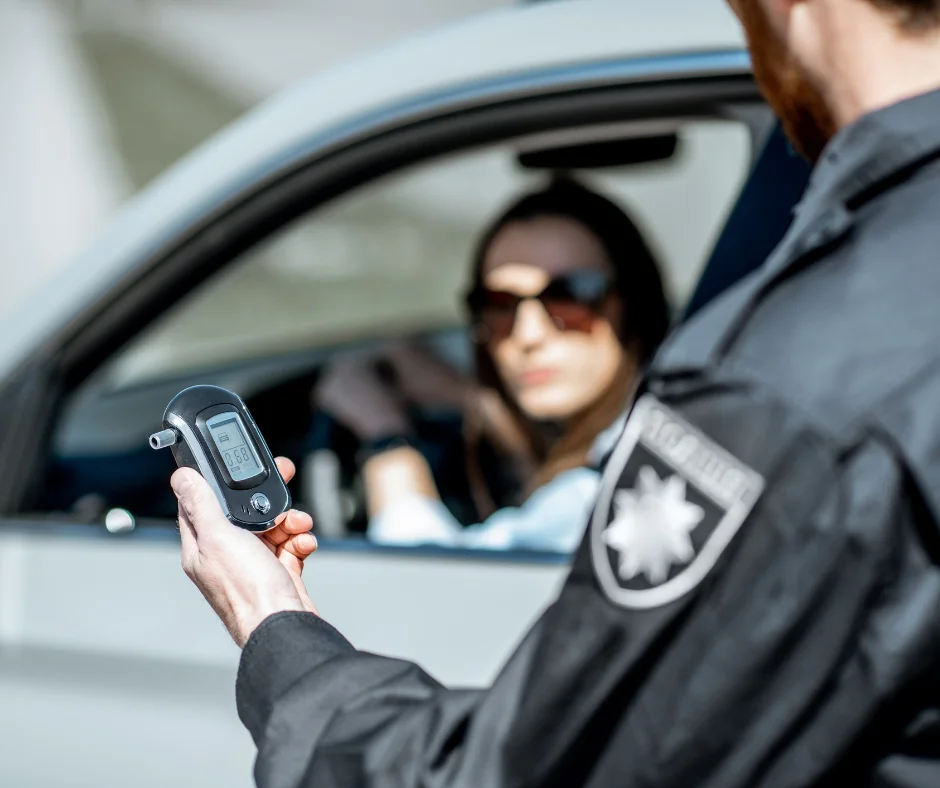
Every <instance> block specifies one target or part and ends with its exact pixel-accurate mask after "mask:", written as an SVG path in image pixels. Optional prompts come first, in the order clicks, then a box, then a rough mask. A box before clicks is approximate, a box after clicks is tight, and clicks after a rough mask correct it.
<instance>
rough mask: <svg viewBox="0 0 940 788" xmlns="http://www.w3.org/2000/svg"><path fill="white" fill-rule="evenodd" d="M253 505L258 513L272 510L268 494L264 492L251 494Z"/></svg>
mask: <svg viewBox="0 0 940 788" xmlns="http://www.w3.org/2000/svg"><path fill="white" fill-rule="evenodd" d="M251 507H252V508H253V509H254V510H255V511H256V512H257V513H258V514H267V513H268V512H269V511H271V502H270V501H269V500H268V496H267V495H265V494H264V493H255V494H254V495H252V496H251Z"/></svg>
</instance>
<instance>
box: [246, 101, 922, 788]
mask: <svg viewBox="0 0 940 788" xmlns="http://www.w3.org/2000/svg"><path fill="white" fill-rule="evenodd" d="M938 520H940V92H935V93H930V94H925V95H922V96H918V97H915V98H912V99H908V100H905V101H903V102H901V103H899V104H896V105H894V106H892V107H888V108H886V109H882V110H879V111H877V112H875V113H872V114H870V115H868V116H866V117H864V118H862V119H861V120H860V121H858V122H857V123H855V124H854V125H853V126H851V127H849V128H847V129H845V130H843V131H842V132H841V133H840V134H839V135H838V136H837V137H836V138H835V139H834V140H833V141H832V142H831V143H830V145H829V147H828V148H827V152H826V153H825V155H824V158H823V159H822V160H821V161H820V162H819V164H818V165H817V167H816V169H815V171H814V173H813V177H812V179H811V182H810V185H809V187H808V189H807V192H806V195H805V197H804V199H803V200H802V202H801V204H800V206H799V207H798V209H797V212H796V216H795V219H794V222H793V225H792V226H791V228H790V231H789V232H788V233H787V235H786V237H785V238H784V240H783V241H782V243H781V244H780V246H779V247H778V248H777V250H776V251H775V252H774V254H773V255H772V256H771V257H770V259H769V260H768V262H767V263H766V264H765V265H764V266H763V267H762V268H761V269H760V270H759V271H758V272H756V273H755V274H754V275H752V276H750V277H749V278H748V279H746V280H745V281H743V282H742V283H740V284H739V285H738V286H736V287H734V288H732V289H731V290H730V291H728V292H727V293H726V294H725V295H723V296H722V297H720V298H719V299H718V300H717V301H716V302H714V303H713V304H711V305H710V306H709V307H707V308H705V309H704V310H702V311H701V312H699V313H698V314H697V315H696V316H695V317H694V318H692V319H691V321H690V322H689V323H687V324H686V325H685V326H684V327H683V328H681V329H680V330H678V331H677V332H676V333H675V334H674V335H673V336H672V337H671V338H670V340H669V341H668V343H667V345H666V346H665V347H664V348H663V350H662V351H661V353H660V355H659V356H658V358H657V360H656V362H655V364H654V365H653V369H652V370H651V372H650V373H649V375H648V376H647V379H646V381H645V383H644V386H643V390H642V394H641V396H640V397H639V399H638V401H637V403H636V405H635V406H634V408H633V411H632V414H631V416H630V419H629V422H628V425H627V428H626V431H625V433H624V435H623V437H622V438H621V440H620V443H619V444H618V446H617V448H616V449H615V451H614V452H613V454H612V455H611V457H610V458H609V460H608V463H607V466H606V470H605V474H604V480H603V482H602V488H601V492H600V496H599V500H598V504H597V507H596V509H595V512H594V515H593V517H592V521H591V523H590V524H589V526H588V528H587V530H586V533H585V537H584V540H583V542H582V544H581V547H580V549H579V551H578V553H577V555H576V558H575V561H574V564H573V568H572V571H571V574H570V577H569V578H568V581H567V583H566V585H565V587H564V589H563V591H562V593H561V595H560V597H559V599H558V600H557V601H556V602H555V603H554V604H553V605H552V606H551V607H550V608H549V610H548V611H547V612H546V613H545V615H544V616H543V617H542V618H541V620H540V621H539V622H538V623H537V624H536V626H535V627H534V628H533V630H532V631H531V632H530V633H529V634H528V636H527V638H526V639H525V641H524V642H523V644H522V645H521V647H520V648H519V649H518V651H517V652H516V653H515V654H514V655H513V656H512V658H511V659H510V661H509V662H508V664H507V665H506V667H505V668H504V669H503V671H502V672H501V674H500V676H499V678H498V679H497V681H496V683H495V686H494V687H493V688H491V689H490V690H488V691H485V692H479V691H455V690H449V689H446V688H444V687H442V686H440V685H439V684H438V683H436V682H435V681H434V680H433V679H432V678H430V677H429V676H427V675H426V674H425V673H423V672H422V671H421V670H420V669H419V668H418V667H416V666H415V665H412V664H410V663H408V662H403V661H398V660H393V659H387V658H384V657H380V656H375V655H372V654H367V653H363V652H359V651H357V650H355V649H354V648H353V647H352V646H351V645H350V644H349V643H348V642H347V641H346V640H345V639H344V638H343V637H342V636H341V635H340V634H339V633H338V632H337V631H336V630H334V629H333V628H332V627H330V625H329V624H327V623H325V622H323V621H321V620H319V619H317V618H316V617H315V616H313V615H309V614H297V613H282V614H278V615H275V616H272V617H271V618H269V619H268V620H266V621H265V622H264V623H263V624H262V625H261V627H260V628H259V629H258V630H257V631H256V632H255V633H254V634H253V636H252V637H251V639H250V640H249V642H248V644H247V646H246V648H245V650H244V654H243V657H242V663H241V666H240V673H239V679H238V687H237V696H238V708H239V712H240V714H241V717H242V720H243V721H244V722H245V724H246V725H247V726H248V728H249V729H250V731H251V733H252V735H253V736H254V739H255V741H256V742H257V744H258V747H259V755H258V760H257V764H256V779H257V782H258V784H259V786H262V788H275V786H276V787H277V788H282V787H283V788H288V787H290V788H294V787H296V786H317V788H332V787H333V786H337V787H338V786H354V785H355V786H389V787H391V786H395V787H396V788H397V787H399V786H454V787H456V788H483V787H485V786H494V787H498V788H504V787H508V786H549V785H550V786H581V785H586V786H591V787H592V788H594V787H599V786H626V787H631V786H649V787H651V788H659V787H660V786H677V787H680V786H681V787H682V788H686V787H688V786H714V787H716V788H717V787H720V788H738V787H739V786H740V787H741V788H754V787H755V786H761V787H764V786H768V787H769V786H819V785H836V784H843V783H844V784H846V785H851V786H862V785H866V786H869V785H877V786H940V703H938V701H940V693H938V684H940V570H938V560H940V532H938V528H937V523H938Z"/></svg>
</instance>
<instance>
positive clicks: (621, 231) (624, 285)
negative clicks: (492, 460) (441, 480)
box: [467, 176, 670, 516]
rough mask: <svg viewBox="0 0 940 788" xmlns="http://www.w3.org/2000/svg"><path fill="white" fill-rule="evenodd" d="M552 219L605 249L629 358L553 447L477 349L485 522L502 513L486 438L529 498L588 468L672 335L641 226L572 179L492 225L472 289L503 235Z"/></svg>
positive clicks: (474, 431) (476, 422) (472, 422)
mask: <svg viewBox="0 0 940 788" xmlns="http://www.w3.org/2000/svg"><path fill="white" fill-rule="evenodd" d="M549 216H557V217H563V218H567V219H573V220H574V221H576V222H578V223H580V224H581V225H583V226H584V227H586V228H587V229H588V230H589V231H590V232H591V233H592V234H593V235H594V236H595V237H596V238H597V239H598V240H599V241H600V242H601V244H602V245H603V247H604V250H605V251H606V253H607V257H608V258H609V260H610V263H611V266H612V269H613V275H614V291H615V293H616V294H617V296H618V297H619V298H620V300H621V304H622V309H621V313H622V315H623V323H622V325H621V326H620V327H619V332H618V336H619V337H620V340H621V342H622V343H623V345H624V347H625V348H626V349H627V350H628V351H630V352H628V353H627V354H626V356H627V357H628V360H627V362H626V363H625V364H624V366H623V368H622V369H621V371H620V373H619V374H618V375H617V377H616V379H615V380H614V382H613V383H612V384H611V386H610V387H609V388H608V390H607V391H605V392H601V394H600V396H599V397H598V399H597V400H595V402H594V403H593V404H592V405H591V406H590V407H589V408H587V409H586V410H585V411H584V412H583V413H580V414H577V415H576V416H574V417H573V418H572V419H570V420H569V421H568V423H567V424H566V426H565V429H564V432H563V434H562V435H561V437H560V438H557V439H554V440H553V439H551V438H550V437H549V436H548V435H547V434H546V430H545V429H544V428H543V427H542V425H539V424H537V423H535V422H533V421H532V420H531V419H529V418H528V417H527V416H526V415H525V414H524V413H523V412H522V410H521V409H520V408H519V405H518V403H517V402H516V401H515V400H514V399H513V398H512V397H511V396H510V395H509V393H508V392H507V391H506V388H505V386H504V385H503V382H502V380H501V379H500V376H499V373H498V372H497V369H496V365H495V362H494V360H493V358H492V356H491V355H490V353H489V350H488V349H487V346H486V343H485V342H482V341H476V342H475V346H474V354H475V361H476V374H477V380H478V382H479V385H480V395H479V397H478V403H477V404H478V407H477V408H476V412H474V413H470V414H468V419H467V445H468V450H469V458H468V459H469V463H468V467H469V471H470V479H471V487H472V489H473V493H474V498H475V499H476V504H477V508H478V509H479V510H480V514H481V516H486V515H487V514H489V513H490V512H492V511H493V510H494V509H495V508H496V503H495V501H494V500H493V496H492V495H491V494H490V491H489V490H488V488H487V485H486V484H485V483H484V481H483V473H482V470H481V467H480V444H481V440H483V438H484V436H487V437H488V438H489V440H490V441H491V442H492V443H495V444H497V445H498V446H499V448H500V450H501V451H502V452H503V453H504V454H505V455H508V456H509V457H510V458H511V459H512V461H513V464H514V465H515V466H516V467H517V468H518V469H519V472H520V473H521V476H522V486H523V487H524V488H525V490H526V492H527V494H528V493H531V492H532V491H533V490H535V489H537V488H538V487H540V486H542V485H543V484H545V483H546V482H548V481H550V480H551V479H552V478H554V477H555V476H557V475H558V474H559V473H561V472H562V471H565V470H569V469H570V468H576V467H579V466H582V465H584V464H585V463H586V462H587V455H588V452H589V450H590V448H591V445H592V444H593V443H594V440H595V439H596V438H597V436H598V435H599V434H600V433H601V432H602V431H603V430H604V429H605V428H606V427H608V426H609V425H610V424H611V423H612V422H613V421H614V420H615V419H616V418H617V416H618V415H619V414H620V413H621V412H622V410H623V408H624V407H625V405H626V404H627V400H628V399H629V397H630V396H631V393H632V391H633V384H634V381H635V378H636V375H637V372H638V369H637V367H641V366H644V365H645V364H646V363H647V362H648V361H649V360H650V359H651V358H652V356H653V354H654V353H655V352H656V349H657V348H658V347H659V345H660V343H661V342H662V340H663V338H664V337H665V336H666V332H667V331H668V330H669V324H670V315H669V306H668V303H667V300H666V295H665V292H664V289H663V283H662V278H661V277H660V273H659V267H658V265H657V264H656V261H655V259H654V258H653V254H652V252H651V251H650V249H649V247H648V246H647V244H646V241H645V240H644V239H643V236H642V234H641V233H640V231H639V229H638V228H637V226H636V225H635V224H634V223H633V221H632V220H631V219H630V217H629V216H627V214H626V213H624V211H623V210H622V209H621V208H619V207H618V206H617V205H615V204H614V203H613V202H611V201H610V200H608V199H607V198H606V197H603V196H601V195H600V194H597V193H596V192H593V191H591V190H590V189H588V188H586V187H584V186H582V185H581V184H580V183H578V182H577V181H575V180H573V179H571V178H569V177H566V176H565V177H556V178H554V179H553V180H552V182H551V183H550V184H549V185H548V186H547V187H546V188H544V189H542V190H540V191H537V192H533V193H530V194H527V195H525V196H524V197H522V198H521V199H519V200H517V201H516V202H515V203H513V204H512V205H511V206H509V207H508V208H507V209H506V210H504V212H503V213H502V214H501V215H500V216H499V217H498V218H497V219H496V220H495V221H494V222H493V223H492V224H491V225H490V227H489V228H488V229H487V231H486V232H485V233H484V234H483V236H482V238H481V239H480V241H479V243H478V245H477V249H476V254H475V257H474V260H473V279H472V282H471V287H472V288H476V287H479V286H480V285H481V284H482V280H483V262H484V260H485V258H486V254H487V252H488V250H489V247H490V245H491V244H492V242H493V239H494V238H495V237H496V235H497V233H499V232H500V231H501V230H502V229H503V228H504V227H505V226H506V225H508V224H511V223H513V222H526V221H532V220H534V219H539V218H543V217H549ZM500 411H502V412H501V413H500ZM494 414H495V415H494Z"/></svg>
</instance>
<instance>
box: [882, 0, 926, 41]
mask: <svg viewBox="0 0 940 788" xmlns="http://www.w3.org/2000/svg"><path fill="white" fill-rule="evenodd" d="M868 2H870V3H871V4H872V5H874V6H875V7H876V8H879V9H881V10H882V11H884V12H886V13H887V14H889V15H891V16H893V17H894V18H895V20H896V21H897V23H898V25H899V26H900V27H901V29H902V30H904V31H906V32H909V33H922V32H926V31H928V30H933V29H935V28H937V27H940V0H868Z"/></svg>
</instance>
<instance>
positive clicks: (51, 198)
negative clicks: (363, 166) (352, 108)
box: [0, 0, 509, 313]
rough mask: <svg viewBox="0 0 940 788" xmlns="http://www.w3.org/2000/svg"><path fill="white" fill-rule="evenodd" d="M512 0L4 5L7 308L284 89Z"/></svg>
mask: <svg viewBox="0 0 940 788" xmlns="http://www.w3.org/2000/svg"><path fill="white" fill-rule="evenodd" d="M508 2H509V0H394V1H390V0H0V274H2V276H3V290H2V292H3V298H2V299H0V313H2V311H3V310H5V309H7V308H9V306H10V305H11V304H14V303H17V302H19V301H22V300H23V299H27V298H41V293H42V283H43V282H44V281H46V280H47V279H48V277H52V276H55V273H56V271H57V270H60V269H61V267H62V266H63V265H65V264H67V263H68V262H69V261H70V259H71V258H72V257H73V256H74V255H75V254H77V252H79V251H80V250H81V249H82V248H83V246H84V245H85V244H86V243H88V241H89V240H90V239H91V238H92V237H93V236H94V235H95V233H96V232H97V231H98V230H99V229H100V228H101V226H102V224H103V223H104V222H105V221H107V219H108V217H109V216H110V215H111V214H112V212H113V211H114V210H115V209H116V207H117V206H118V205H120V203H121V202H122V201H124V200H126V199H127V198H128V197H129V196H131V195H133V194H134V192H136V191H137V190H139V189H140V188H141V187H143V186H145V185H146V184H147V183H149V182H150V181H151V180H152V179H153V178H154V177H156V176H157V175H158V174H159V173H160V172H161V171H163V170H164V169H165V168H166V167H167V166H169V165H170V164H171V163H172V162H173V161H175V160H176V159H177V158H179V157H180V156H182V155H183V154H185V153H186V152H187V151H189V150H191V149H192V148H193V147H195V146H196V145H198V144H199V143H200V142H201V141H202V140H203V139H205V138H206V137H208V136H210V135H211V134H212V133H213V132H215V131H217V130H218V129H220V128H221V127H223V126H224V125H226V124H227V123H229V122H230V121H231V120H233V119H234V118H236V117H238V116H239V115H240V114H242V113H243V112H245V111H246V110H247V109H249V108H250V107H252V106H253V105H255V104H257V103H258V102H260V101H263V100H264V99H265V98H266V97H268V96H270V95H271V94H272V93H274V92H275V91H277V90H278V89H279V88H281V87H283V86H285V85H287V84H289V83H291V82H293V81H295V80H297V79H300V78H303V77H304V76H307V75H308V74H310V73H312V72H314V71H317V70H319V69H324V68H328V67H329V66H330V65H331V64H334V63H336V62H338V61H341V60H343V59H346V58H348V57H351V56H354V55H357V54H359V53H362V52H364V51H367V50H371V49H375V48H376V47H380V46H382V45H384V44H385V43H387V42H391V41H393V40H395V39H398V38H400V37H402V36H405V35H408V34H411V33H415V32H418V31H420V30H423V29H425V28H428V27H434V26H438V25H441V24H445V23H447V22H449V21H451V20H456V19H459V18H460V17H463V16H466V15H468V14H471V13H474V12H478V11H482V10H486V9H490V8H495V7H498V6H502V5H507V4H508Z"/></svg>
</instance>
